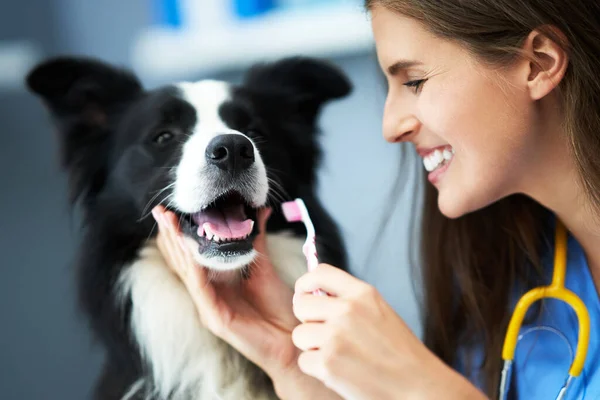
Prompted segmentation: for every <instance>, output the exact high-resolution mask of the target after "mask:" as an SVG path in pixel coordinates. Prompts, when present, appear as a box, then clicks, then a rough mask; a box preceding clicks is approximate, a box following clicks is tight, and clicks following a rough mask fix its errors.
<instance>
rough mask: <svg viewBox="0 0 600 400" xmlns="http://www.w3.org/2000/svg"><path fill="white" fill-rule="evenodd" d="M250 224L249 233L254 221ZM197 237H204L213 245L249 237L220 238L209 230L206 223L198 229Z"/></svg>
mask: <svg viewBox="0 0 600 400" xmlns="http://www.w3.org/2000/svg"><path fill="white" fill-rule="evenodd" d="M251 222H252V225H251V228H250V231H252V229H253V228H254V221H251ZM198 236H200V237H206V239H208V240H212V241H213V242H215V243H221V242H227V241H231V240H243V239H247V238H248V237H250V234H247V235H246V236H244V237H241V238H232V239H225V238H222V237H220V236H219V235H217V234H216V233H214V232H213V231H212V230H211V229H210V225H209V224H208V222H206V223H204V225H202V226H201V227H199V228H198Z"/></svg>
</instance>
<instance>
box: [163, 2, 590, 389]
mask: <svg viewBox="0 0 600 400" xmlns="http://www.w3.org/2000/svg"><path fill="white" fill-rule="evenodd" d="M366 6H367V8H368V10H369V11H370V12H371V17H372V29H373V33H374V37H375V42H376V47H377V54H378V60H379V63H380V66H381V68H382V70H383V71H384V73H385V75H386V78H387V81H388V87H389V89H388V96H387V101H386V105H385V112H384V124H383V125H384V136H385V138H386V140H388V141H389V142H391V143H398V142H411V143H412V144H413V145H414V146H415V148H416V150H417V152H418V154H419V155H420V156H421V157H423V160H424V165H425V168H426V169H427V171H428V175H427V177H428V183H426V187H427V189H426V196H425V204H424V206H425V210H424V217H423V229H422V232H423V237H422V263H423V281H424V289H425V304H424V305H425V307H424V316H425V344H422V343H421V342H420V341H419V340H418V339H417V338H416V337H415V336H414V335H413V334H412V333H411V332H410V330H409V329H408V327H407V326H406V325H405V324H404V322H403V321H402V320H401V319H400V318H399V317H398V315H396V314H395V313H394V311H393V310H392V309H391V307H390V306H389V305H388V304H387V303H386V302H385V301H384V300H383V299H382V297H381V296H380V294H379V293H378V292H377V291H376V290H375V289H374V288H373V287H371V286H370V285H368V284H366V283H364V282H362V281H360V280H358V279H356V278H353V277H351V276H349V275H347V274H345V273H344V272H342V271H339V270H337V269H336V268H333V267H331V266H327V265H321V266H320V267H319V268H318V269H317V270H316V271H314V272H311V273H307V274H306V275H304V276H303V277H301V278H300V279H299V280H298V281H297V284H296V292H295V294H294V298H293V307H292V304H286V303H282V302H275V303H276V304H274V303H273V302H270V301H266V300H265V298H264V296H265V295H266V294H265V293H262V292H261V291H260V290H255V291H252V288H253V287H255V288H256V287H259V286H264V285H265V283H268V285H269V286H270V287H274V288H276V289H275V290H277V291H278V292H276V293H278V295H279V296H281V298H290V297H291V293H289V291H287V290H286V288H285V287H284V286H283V284H282V283H281V282H280V281H279V280H278V279H277V278H276V277H275V276H274V275H273V274H272V273H269V271H270V269H269V265H268V260H265V261H263V262H264V264H265V265H263V268H261V271H263V273H262V274H261V275H260V276H257V277H254V278H253V280H252V281H251V282H250V283H249V288H250V290H249V293H251V295H249V296H248V298H247V299H243V300H240V299H238V300H237V301H236V302H235V303H233V302H231V301H229V302H228V301H226V300H225V299H224V298H221V297H220V296H219V295H218V294H217V293H216V292H215V291H214V288H212V287H211V286H210V285H203V282H204V280H205V277H204V276H203V272H202V269H200V268H194V266H193V263H192V262H190V261H189V257H187V256H186V254H184V253H182V252H181V251H180V250H179V248H178V247H177V234H176V233H175V230H174V225H175V220H174V218H173V216H172V215H171V214H169V213H166V214H165V213H164V212H163V210H162V209H157V210H156V215H157V220H158V221H159V225H160V231H161V234H160V242H161V248H162V249H163V252H164V253H165V254H166V255H167V257H168V258H169V260H170V265H172V266H173V268H175V269H176V270H177V271H178V273H179V274H180V275H181V276H182V277H183V279H184V281H185V282H186V283H187V285H188V288H189V291H190V293H191V294H192V296H194V298H195V299H196V303H197V307H198V310H199V313H200V315H201V316H202V318H203V321H204V322H205V323H206V324H207V325H208V326H209V328H211V329H212V330H213V331H215V332H216V333H217V334H218V335H220V336H221V337H223V338H224V339H225V340H226V341H228V342H229V343H231V344H232V345H233V346H235V347H236V348H237V349H238V350H240V351H241V352H242V353H243V354H245V355H246V356H247V357H249V358H250V359H251V360H253V361H254V362H256V363H257V364H258V365H259V366H261V367H262V368H263V369H265V371H267V373H269V374H270V376H271V377H272V378H273V381H274V383H275V386H276V388H277V391H278V393H279V394H280V395H281V397H282V398H285V399H295V398H298V399H301V398H302V399H304V398H307V399H309V398H310V399H312V398H319V399H325V398H336V397H338V396H341V397H343V398H352V399H388V398H404V397H419V398H432V399H433V398H435V399H439V398H444V399H466V398H473V399H479V398H486V397H485V395H487V396H488V397H491V398H495V397H496V396H497V391H498V381H499V376H500V370H501V347H502V344H503V340H504V335H505V331H506V327H507V323H508V320H509V318H510V315H511V313H512V307H513V306H514V304H515V301H516V300H517V299H518V297H519V296H520V295H521V294H523V293H524V291H526V290H527V289H529V288H531V287H533V285H538V284H544V283H545V284H547V283H549V279H550V276H551V273H552V263H551V261H552V260H551V258H552V247H553V243H552V238H553V224H554V221H555V219H559V220H560V221H561V222H562V223H563V224H564V225H565V226H566V227H567V229H568V230H569V232H570V238H569V247H568V254H569V263H568V267H567V271H568V272H567V279H566V282H567V287H569V288H570V289H571V290H573V291H574V292H575V293H576V294H578V295H579V296H580V297H581V298H582V299H583V300H584V302H585V303H586V305H587V307H588V309H589V311H590V316H591V321H592V335H591V340H590V345H589V350H588V357H587V362H586V364H585V368H584V372H583V377H582V378H580V379H578V380H577V383H574V384H573V385H572V386H571V388H570V389H569V392H568V393H567V398H576V396H581V395H583V394H585V395H586V396H589V397H590V398H595V397H596V396H599V395H600V367H598V366H599V365H600V363H599V362H598V361H599V360H598V353H599V347H600V344H599V342H598V339H597V337H596V335H594V332H598V331H597V330H594V329H600V325H599V317H600V316H599V314H600V302H599V300H598V291H597V288H599V287H600V246H599V245H600V229H598V228H596V226H597V221H598V215H599V214H598V213H599V211H600V210H599V208H600V157H599V156H598V154H600V140H599V139H598V137H599V136H598V135H600V80H599V79H598V73H597V71H598V65H600V59H599V55H600V40H599V39H598V32H600V3H598V2H597V1H596V0H574V1H568V2H567V1H564V0H546V1H539V0H537V1H536V0H530V1H515V0H496V1H493V2H490V1H487V0H470V1H464V0H444V1H439V0H367V1H366ZM434 150H438V151H439V154H436V153H435V151H434ZM266 214H267V213H266V212H263V213H262V215H261V223H263V224H264V223H265V221H266V218H268V215H266ZM263 241H264V238H258V239H257V244H256V245H257V247H259V250H260V248H261V247H262V248H263V249H264V243H263ZM317 288H322V289H324V290H326V291H327V292H329V293H331V294H333V296H331V297H321V296H313V295H311V294H310V292H311V291H312V290H314V289H317ZM270 295H272V292H271V294H270ZM252 296H254V297H252ZM261 300H262V301H261ZM568 312H569V311H568V310H566V309H565V308H564V307H563V305H561V304H555V303H552V302H545V303H544V306H543V307H541V308H538V311H537V312H536V313H534V314H531V315H529V319H528V323H529V325H528V326H530V327H535V326H540V327H541V328H543V329H539V330H538V331H537V333H536V334H535V335H528V334H525V333H524V334H523V335H524V336H523V340H522V341H521V342H520V344H519V347H518V348H517V355H516V362H517V364H516V372H515V373H514V374H513V385H512V390H514V391H517V392H518V393H519V397H520V398H554V397H555V396H556V394H557V391H558V389H559V388H560V386H561V385H562V383H563V379H564V377H566V374H567V369H568V366H569V364H570V362H571V358H570V354H569V348H568V346H567V345H565V344H564V343H567V344H568V345H570V346H571V347H572V348H573V349H574V347H575V346H576V344H577V343H576V341H575V339H574V338H575V337H576V334H577V321H576V320H575V319H574V318H572V315H570V314H567V313H568ZM292 313H293V314H292ZM293 317H295V318H297V319H298V320H299V321H300V323H297V322H296V320H295V318H293ZM524 329H525V328H524ZM530 331H531V330H530ZM528 332H529V331H528ZM548 332H550V333H548ZM552 332H554V333H552ZM254 335H256V336H254ZM258 335H262V336H258ZM266 335H268V337H269V338H271V339H272V340H270V341H269V342H268V343H266V342H265V343H264V345H257V344H256V343H257V342H256V341H247V340H244V338H245V337H249V336H251V337H255V338H256V337H266ZM561 346H562V347H561ZM571 350H572V349H571ZM550 355H552V356H555V357H550ZM484 394H485V395H484ZM594 395H595V396H594Z"/></svg>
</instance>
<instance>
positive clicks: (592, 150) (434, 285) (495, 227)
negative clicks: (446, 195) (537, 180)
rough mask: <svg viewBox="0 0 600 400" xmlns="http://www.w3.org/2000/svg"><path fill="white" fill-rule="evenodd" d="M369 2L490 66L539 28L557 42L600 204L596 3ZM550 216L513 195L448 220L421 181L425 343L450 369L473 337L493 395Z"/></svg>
mask: <svg viewBox="0 0 600 400" xmlns="http://www.w3.org/2000/svg"><path fill="white" fill-rule="evenodd" d="M375 5H378V6H383V7H385V8H387V9H389V10H391V11H394V12H398V13H400V14H402V15H404V16H408V17H410V18H414V19H416V20H418V21H420V22H421V23H423V24H424V26H425V27H426V28H427V29H428V30H429V31H430V32H432V33H433V34H435V35H437V36H438V37H441V38H444V39H448V40H452V41H455V42H457V43H459V44H461V45H463V46H464V47H465V48H466V49H467V50H469V51H470V52H471V53H472V54H473V55H474V56H475V57H477V58H478V59H479V60H481V61H483V62H486V63H488V64H489V65H500V66H502V65H508V64H509V63H511V62H514V60H515V59H516V58H517V57H519V56H520V55H521V52H520V50H521V45H522V43H523V41H524V39H525V38H526V37H527V35H528V34H529V33H530V32H531V31H532V30H535V29H538V30H541V31H542V32H543V33H544V34H546V35H547V36H548V37H550V38H551V39H552V40H554V41H555V42H556V43H557V44H559V45H560V46H562V47H563V49H564V50H565V51H566V52H567V54H568V56H569V66H568V68H567V71H566V74H565V77H564V78H563V80H562V81H561V83H560V84H559V86H558V87H557V91H558V94H559V96H560V99H561V106H562V113H563V115H564V131H565V134H566V135H567V136H568V139H569V143H570V150H571V152H572V155H573V157H574V159H575V160H576V164H577V168H578V172H579V176H580V180H581V185H582V187H583V188H584V189H585V192H586V195H587V196H588V197H589V198H588V200H590V204H594V205H596V206H597V207H599V206H600V79H599V78H598V65H600V59H599V57H600V39H598V35H597V32H600V2H598V1H597V0H572V1H565V0H530V1H515V0H495V1H489V0H468V1H464V0H443V1H440V0H366V1H365V6H366V8H367V10H370V9H372V7H374V6H375ZM556 29H558V32H560V33H562V34H563V35H557V31H556ZM564 38H566V41H565V40H564ZM561 39H563V40H561ZM548 214H549V213H548V211H547V210H545V209H544V208H543V207H542V206H541V205H539V204H538V203H536V202H534V201H533V200H531V199H529V198H527V197H525V196H523V195H513V196H510V197H507V198H504V199H502V200H500V201H498V202H496V203H494V204H493V205H491V206H489V207H486V208H484V209H481V210H478V211H475V212H472V213H469V214H467V215H465V216H463V217H461V218H457V219H448V218H446V217H444V216H443V215H442V214H441V213H440V211H439V209H438V206H437V191H436V190H435V189H434V188H433V187H432V186H431V185H429V184H427V183H425V196H424V209H423V214H422V225H421V228H422V229H421V232H422V234H421V260H420V261H421V279H422V281H423V282H422V284H423V293H424V294H423V296H424V302H423V306H424V309H423V316H424V341H425V344H426V345H427V346H428V347H429V348H430V349H431V350H432V351H433V352H434V353H435V354H437V355H438V356H439V357H440V358H441V359H442V360H444V361H445V362H446V363H448V364H449V365H456V362H457V352H458V349H459V348H467V349H468V348H469V346H470V345H472V344H474V343H479V344H480V346H481V349H482V350H483V355H484V358H483V364H482V365H481V366H480V367H481V372H482V375H481V376H480V378H481V379H482V380H483V386H484V390H485V391H486V393H487V395H488V396H490V397H492V398H496V396H497V388H498V380H499V376H500V369H501V348H502V345H503V341H504V334H505V330H506V326H507V324H508V320H509V317H510V312H511V310H510V299H511V293H513V290H515V285H517V284H521V283H522V284H524V285H526V286H531V285H533V284H537V283H538V282H536V281H538V280H541V279H543V276H542V274H541V271H542V270H541V261H540V254H542V252H543V249H544V248H543V245H544V244H547V243H548V242H546V240H545V237H544V233H545V232H547V229H546V225H547V222H548V219H549V216H548ZM551 238H552V233H551V235H550V241H551ZM532 271H534V272H537V273H531V272H532ZM467 355H468V354H467ZM467 358H468V357H467ZM470 367H472V366H469V365H467V366H466V369H467V374H470V372H469V369H470Z"/></svg>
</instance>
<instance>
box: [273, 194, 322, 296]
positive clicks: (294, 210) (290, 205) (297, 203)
mask: <svg viewBox="0 0 600 400" xmlns="http://www.w3.org/2000/svg"><path fill="white" fill-rule="evenodd" d="M281 209H282V211H283V215H284V217H285V219H286V220H287V221H288V222H300V221H301V222H303V223H304V226H305V227H306V241H305V242H304V245H303V246H302V252H303V253H304V256H305V257H306V262H307V263H308V270H309V271H312V270H314V269H315V268H317V266H318V265H319V258H318V257H317V247H316V244H315V236H316V235H315V227H314V225H313V223H312V221H311V219H310V215H309V214H308V210H307V209H306V205H305V204H304V201H303V200H302V199H295V200H293V201H287V202H285V203H282V204H281ZM313 294H316V295H319V296H326V293H325V292H324V291H322V290H321V289H317V290H316V291H314V292H313Z"/></svg>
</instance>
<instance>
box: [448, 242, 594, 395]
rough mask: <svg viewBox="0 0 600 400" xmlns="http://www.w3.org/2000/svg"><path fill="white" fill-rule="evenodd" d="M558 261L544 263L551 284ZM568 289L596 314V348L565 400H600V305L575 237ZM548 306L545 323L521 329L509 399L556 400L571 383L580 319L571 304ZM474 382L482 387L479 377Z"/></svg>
mask: <svg viewBox="0 0 600 400" xmlns="http://www.w3.org/2000/svg"><path fill="white" fill-rule="evenodd" d="M553 257H554V254H549V255H548V256H547V257H545V259H544V266H545V270H546V271H547V276H548V284H549V283H550V281H551V279H552V270H553V263H554V259H553ZM565 286H566V287H567V288H568V289H569V290H571V291H572V292H574V293H575V294H576V295H578V296H579V297H580V298H581V300H582V301H583V302H584V303H585V305H586V307H587V308H588V311H589V314H590V342H589V349H588V353H587V357H586V361H585V365H584V369H583V371H582V373H581V375H580V376H579V377H578V378H576V379H574V380H573V381H572V383H571V385H570V386H569V389H568V391H567V393H566V396H565V400H573V399H600V299H599V298H598V293H597V291H596V288H595V286H594V282H593V280H592V276H591V274H590V271H589V268H588V264H587V260H586V257H585V254H584V252H583V249H582V248H581V246H580V245H579V243H578V242H577V241H576V240H575V238H573V237H572V236H571V235H569V238H568V248H567V272H566V282H565ZM523 294H524V291H523V292H520V293H519V294H518V296H516V298H515V299H514V301H513V303H512V305H513V307H514V305H515V304H516V302H517V301H518V299H519V297H520V296H521V295H523ZM543 304H544V306H543V307H542V310H541V314H540V316H539V318H536V320H535V321H533V322H531V323H530V324H528V325H523V327H522V328H521V331H520V339H519V341H518V343H517V348H516V352H515V362H514V364H513V371H512V379H511V388H510V391H509V395H508V398H509V399H519V400H520V399H555V398H556V395H557V394H558V392H559V390H560V388H561V387H562V385H563V384H564V382H565V379H566V378H567V375H568V370H569V367H570V365H571V362H572V360H573V355H574V353H575V349H576V348H577V334H578V322H577V318H576V315H575V312H574V311H573V310H572V309H571V307H570V306H569V305H568V304H565V303H562V302H560V301H558V300H555V299H546V300H544V302H543ZM471 354H473V353H471ZM461 356H464V353H462V352H460V351H459V364H458V366H457V369H458V370H459V371H460V370H461V368H460V364H461V363H460V357H461ZM475 358H476V359H475V360H474V361H475V364H474V365H479V362H480V360H481V359H482V357H481V353H479V354H476V355H475ZM500 361H501V360H499V362H500ZM468 378H470V380H471V381H472V382H473V383H474V384H476V385H477V386H478V387H481V385H480V383H479V382H478V379H477V377H476V376H471V377H468Z"/></svg>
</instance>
